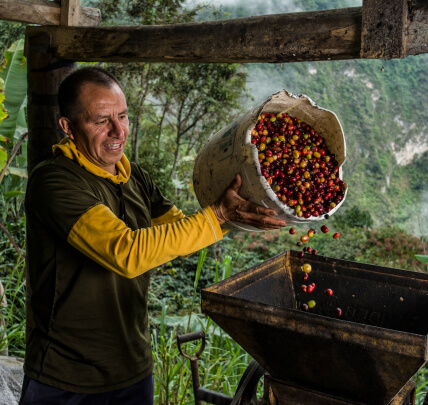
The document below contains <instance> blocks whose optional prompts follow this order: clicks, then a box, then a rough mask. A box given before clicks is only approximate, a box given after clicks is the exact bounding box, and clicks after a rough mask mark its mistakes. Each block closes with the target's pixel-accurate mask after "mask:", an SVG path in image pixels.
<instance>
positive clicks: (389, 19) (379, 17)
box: [361, 0, 408, 59]
mask: <svg viewBox="0 0 428 405" xmlns="http://www.w3.org/2000/svg"><path fill="white" fill-rule="evenodd" d="M407 12H408V6H407V0H364V1H363V23H362V24H363V25H362V32H361V57H362V58H381V59H393V58H404V57H405V56H406V38H407V32H406V24H407Z"/></svg>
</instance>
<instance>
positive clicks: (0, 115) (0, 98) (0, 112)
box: [0, 79, 8, 142]
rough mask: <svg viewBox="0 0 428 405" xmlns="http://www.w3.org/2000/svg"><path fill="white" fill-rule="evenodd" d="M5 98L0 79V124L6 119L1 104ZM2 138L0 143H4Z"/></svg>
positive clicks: (1, 137)
mask: <svg viewBox="0 0 428 405" xmlns="http://www.w3.org/2000/svg"><path fill="white" fill-rule="evenodd" d="M5 98H6V96H5V89H4V80H3V79H0V123H1V122H2V121H3V120H4V119H5V118H7V116H8V115H7V111H6V109H5V108H4V105H3V102H4V100H5ZM3 138H5V137H4V136H0V141H4V142H5V141H6V140H5V139H3Z"/></svg>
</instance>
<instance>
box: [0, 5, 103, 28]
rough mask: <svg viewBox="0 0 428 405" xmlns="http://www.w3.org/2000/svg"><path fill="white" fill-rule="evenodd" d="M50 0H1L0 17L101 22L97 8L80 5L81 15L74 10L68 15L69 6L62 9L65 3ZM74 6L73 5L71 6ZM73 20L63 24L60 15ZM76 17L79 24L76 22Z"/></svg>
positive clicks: (88, 23) (42, 22) (44, 22)
mask: <svg viewBox="0 0 428 405" xmlns="http://www.w3.org/2000/svg"><path fill="white" fill-rule="evenodd" d="M61 3H62V4H61V5H60V4H59V2H58V1H49V0H31V1H29V0H0V19H1V20H7V21H17V22H23V23H28V24H39V25H60V24H61V25H84V26H95V25H99V24H100V22H101V12H100V10H98V9H96V8H91V7H79V16H78V17H77V16H76V14H75V13H73V12H72V14H73V15H72V16H71V17H68V14H69V11H68V8H67V10H66V11H64V12H63V11H62V9H63V8H64V7H65V3H64V2H61ZM71 7H72V8H73V7H74V6H73V5H72V6H71ZM66 14H67V17H65V18H66V19H67V21H68V19H70V20H72V23H71V24H62V22H60V16H62V17H64V16H65V15H66ZM76 18H77V20H78V24H76V23H75V21H76Z"/></svg>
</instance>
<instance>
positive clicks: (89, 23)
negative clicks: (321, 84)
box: [0, 0, 428, 170]
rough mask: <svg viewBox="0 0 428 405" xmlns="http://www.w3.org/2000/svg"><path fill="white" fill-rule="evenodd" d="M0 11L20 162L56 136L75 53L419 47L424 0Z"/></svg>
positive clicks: (163, 56)
mask: <svg viewBox="0 0 428 405" xmlns="http://www.w3.org/2000/svg"><path fill="white" fill-rule="evenodd" d="M0 19H3V20H10V21H19V22H24V23H29V24H39V25H40V26H29V27H27V31H26V56H27V63H28V109H27V113H28V114H27V115H28V127H29V144H28V162H29V170H31V169H32V168H33V167H34V165H35V164H37V163H38V162H39V161H40V160H42V159H43V158H44V157H46V156H48V155H49V154H50V153H51V146H52V144H54V143H57V142H58V141H59V140H60V139H61V138H62V137H63V134H62V133H61V131H60V129H59V126H58V123H57V121H58V115H59V112H58V107H57V105H56V92H57V89H58V85H59V83H60V82H61V80H62V79H63V78H64V77H65V76H66V75H67V74H68V73H69V72H70V70H71V69H74V68H75V62H76V61H81V62H85V61H88V62H89V61H96V62H131V61H132V62H164V63H183V62H184V63H225V62H227V63H236V62H237V63H248V62H258V63H288V62H299V61H306V62H307V61H323V60H344V59H360V58H376V59H394V58H405V57H407V56H409V55H418V54H422V53H428V1H426V0H363V6H362V7H353V8H345V9H335V10H323V11H313V12H300V13H289V14H276V15H266V16H258V17H249V18H237V19H228V20H220V21H207V22H198V23H188V24H174V25H154V26H111V27H101V26H99V24H100V22H101V13H100V11H99V10H97V9H93V8H88V7H81V6H80V0H60V1H48V0H0Z"/></svg>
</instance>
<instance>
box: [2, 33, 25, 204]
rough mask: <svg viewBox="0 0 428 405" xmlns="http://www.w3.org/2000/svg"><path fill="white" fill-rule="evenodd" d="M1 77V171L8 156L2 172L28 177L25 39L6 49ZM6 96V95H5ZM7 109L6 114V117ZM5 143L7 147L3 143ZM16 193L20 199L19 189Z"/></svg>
mask: <svg viewBox="0 0 428 405" xmlns="http://www.w3.org/2000/svg"><path fill="white" fill-rule="evenodd" d="M0 80H1V81H2V83H3V84H4V94H3V93H2V97H1V98H0V101H3V99H4V101H3V104H2V108H1V109H0V111H2V110H3V111H2V112H0V173H1V172H2V170H3V169H4V168H5V166H6V160H7V159H9V160H10V159H13V161H12V164H10V165H9V167H8V168H7V170H6V172H3V173H2V174H1V175H0V182H1V181H2V179H3V176H4V175H5V174H6V175H12V176H19V177H24V178H25V177H26V176H27V171H26V163H27V158H26V152H27V143H26V142H25V141H24V138H25V137H26V133H27V119H26V115H25V114H26V105H27V63H26V60H25V57H24V41H23V40H18V41H17V42H15V43H13V44H12V46H11V47H10V48H9V49H8V50H7V51H6V52H5V54H4V60H3V64H2V67H1V69H0ZM3 96H4V98H3ZM5 112H7V116H5ZM1 144H4V147H3V146H1ZM8 191H17V193H16V194H15V196H17V197H18V198H19V192H18V191H19V190H8Z"/></svg>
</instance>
